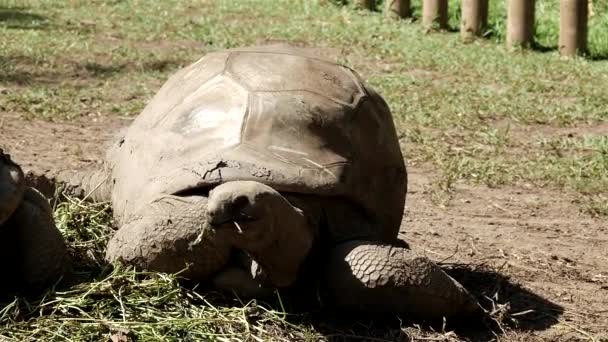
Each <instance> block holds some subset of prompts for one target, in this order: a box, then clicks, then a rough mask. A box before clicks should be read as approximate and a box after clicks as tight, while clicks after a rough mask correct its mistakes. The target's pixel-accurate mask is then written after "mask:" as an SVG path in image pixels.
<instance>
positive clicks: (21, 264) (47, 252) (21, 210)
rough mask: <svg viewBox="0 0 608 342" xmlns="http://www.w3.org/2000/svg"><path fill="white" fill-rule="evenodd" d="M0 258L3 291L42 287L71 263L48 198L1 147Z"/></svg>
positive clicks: (53, 280) (58, 276)
mask: <svg viewBox="0 0 608 342" xmlns="http://www.w3.org/2000/svg"><path fill="white" fill-rule="evenodd" d="M0 260H2V262H3V263H4V264H3V265H2V270H3V281H2V284H1V285H0V287H1V288H2V289H3V292H6V291H9V292H29V291H37V290H41V289H43V288H44V287H46V286H49V285H52V284H53V283H54V282H56V281H57V280H58V279H59V278H60V277H61V276H62V275H63V273H64V271H65V270H66V269H67V268H68V264H69V263H68V255H67V249H66V246H65V244H64V242H63V238H62V237H61V234H60V233H59V231H58V230H57V228H55V224H54V222H53V218H52V214H51V209H50V207H49V204H48V202H47V200H46V198H44V196H42V194H40V193H39V192H38V191H37V190H35V189H33V188H30V187H26V186H25V183H24V175H23V172H22V170H21V168H20V167H19V166H18V165H17V164H15V163H14V162H13V161H11V159H10V156H8V155H6V154H4V153H3V152H2V150H0Z"/></svg>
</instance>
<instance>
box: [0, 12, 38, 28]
mask: <svg viewBox="0 0 608 342" xmlns="http://www.w3.org/2000/svg"><path fill="white" fill-rule="evenodd" d="M48 25H49V19H48V18H47V17H45V16H42V15H39V14H35V13H31V12H28V11H27V9H26V8H23V7H12V8H6V7H0V27H1V26H4V27H6V28H9V29H30V30H32V29H43V28H45V27H47V26H48Z"/></svg>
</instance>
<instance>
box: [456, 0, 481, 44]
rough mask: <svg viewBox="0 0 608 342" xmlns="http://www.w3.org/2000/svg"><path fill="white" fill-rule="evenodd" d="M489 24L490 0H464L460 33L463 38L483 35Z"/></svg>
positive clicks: (467, 38) (468, 38)
mask: <svg viewBox="0 0 608 342" xmlns="http://www.w3.org/2000/svg"><path fill="white" fill-rule="evenodd" d="M487 26H488V0H462V19H461V22H460V35H461V37H462V39H463V40H470V39H472V38H474V37H478V36H481V35H482V34H483V30H484V29H485V28H486V27H487Z"/></svg>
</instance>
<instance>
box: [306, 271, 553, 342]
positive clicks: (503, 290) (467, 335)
mask: <svg viewBox="0 0 608 342" xmlns="http://www.w3.org/2000/svg"><path fill="white" fill-rule="evenodd" d="M444 270H445V271H446V272H448V273H449V274H450V275H451V276H452V277H454V278H455V279H456V280H458V281H459V282H461V283H462V284H463V285H464V286H465V287H466V288H467V289H469V291H470V292H471V293H472V294H473V295H474V296H475V297H476V298H477V299H478V301H479V302H480V304H481V305H482V306H483V307H484V309H485V310H486V311H487V312H488V314H487V316H486V317H483V318H480V319H468V320H463V321H460V322H452V324H450V322H447V326H446V327H445V329H444V327H442V324H430V325H429V324H425V323H421V322H416V321H412V320H409V319H408V318H407V317H400V318H397V317H375V318H370V317H366V318H362V317H361V316H357V315H350V316H344V315H340V314H332V313H323V312H319V313H318V314H317V315H316V317H315V318H314V325H315V328H316V330H317V331H319V332H321V333H323V334H324V335H325V336H327V337H328V339H330V340H333V341H352V340H361V339H365V338H370V339H371V340H386V341H395V340H399V341H400V340H403V341H409V340H411V339H417V338H420V339H422V340H429V339H430V340H435V341H444V340H445V341H448V340H452V339H451V338H453V337H455V336H453V334H454V333H451V332H450V331H452V330H453V331H454V332H455V333H456V334H457V335H458V336H460V337H461V338H464V339H470V340H474V341H494V340H496V338H497V336H498V337H500V336H501V335H502V334H504V332H505V331H515V332H519V333H523V332H531V331H541V330H546V329H548V328H550V327H551V326H552V325H554V324H556V323H557V322H558V318H559V316H560V315H561V314H562V313H563V311H564V309H563V307H561V306H559V305H557V304H555V303H552V302H551V301H549V300H547V299H545V298H543V297H541V296H539V295H537V294H535V293H533V292H531V291H530V290H528V289H526V288H524V287H522V286H521V285H519V284H516V283H514V282H511V281H510V279H509V278H508V277H506V276H504V275H502V274H500V273H498V272H496V271H495V270H492V269H491V268H490V267H487V266H485V265H479V266H472V265H462V264H458V265H444Z"/></svg>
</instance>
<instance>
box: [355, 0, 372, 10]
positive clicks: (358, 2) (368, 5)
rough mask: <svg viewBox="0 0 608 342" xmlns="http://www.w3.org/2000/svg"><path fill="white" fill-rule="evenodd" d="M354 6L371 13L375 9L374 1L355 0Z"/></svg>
mask: <svg viewBox="0 0 608 342" xmlns="http://www.w3.org/2000/svg"><path fill="white" fill-rule="evenodd" d="M355 6H356V7H358V8H362V9H368V10H370V11H373V10H374V9H375V8H376V0H355Z"/></svg>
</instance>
